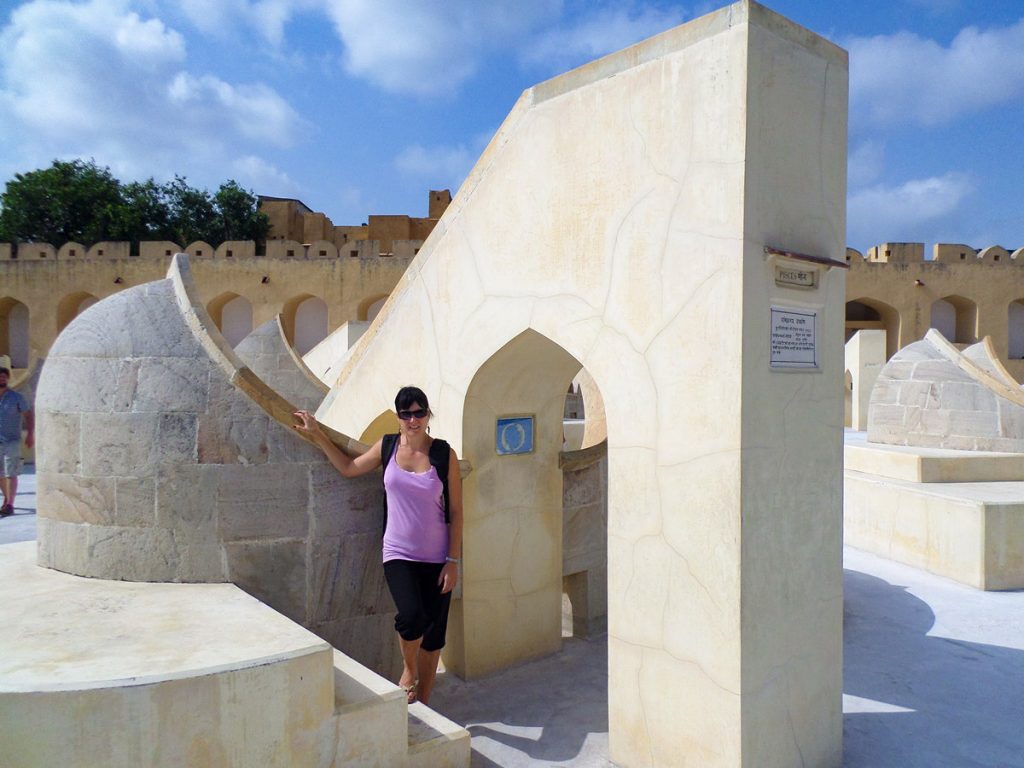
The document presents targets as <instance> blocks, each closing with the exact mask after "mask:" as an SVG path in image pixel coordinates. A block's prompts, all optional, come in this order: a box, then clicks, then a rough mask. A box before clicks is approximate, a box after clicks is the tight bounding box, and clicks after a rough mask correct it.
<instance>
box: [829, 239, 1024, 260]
mask: <svg viewBox="0 0 1024 768" xmlns="http://www.w3.org/2000/svg"><path fill="white" fill-rule="evenodd" d="M846 261H847V262H849V263H850V264H851V265H854V264H913V263H925V264H929V263H936V264H959V263H963V264H997V263H1002V264H1013V265H1018V266H1019V265H1021V264H1024V247H1021V248H1017V249H1016V250H1014V251H1010V250H1007V249H1006V248H1003V247H1002V246H1001V245H990V246H988V247H987V248H980V249H979V248H973V247H971V246H969V245H965V244H963V243H935V244H934V245H933V246H932V256H931V258H930V259H928V258H925V251H924V243H881V244H879V245H876V246H873V247H871V248H868V251H867V253H866V254H864V253H861V252H860V251H858V250H857V249H856V248H847V249H846Z"/></svg>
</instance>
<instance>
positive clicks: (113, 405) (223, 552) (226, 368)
mask: <svg viewBox="0 0 1024 768" xmlns="http://www.w3.org/2000/svg"><path fill="white" fill-rule="evenodd" d="M36 407H37V411H38V413H39V419H40V426H39V445H38V473H39V486H38V488H39V491H38V492H39V531H38V539H39V554H38V559H39V563H40V565H44V566H47V567H51V568H55V569H57V570H61V571H66V572H68V573H74V574H78V575H83V576H93V577H99V578H108V579H124V580H131V581H183V582H217V581H232V582H234V583H236V584H238V585H239V586H241V587H242V588H244V589H246V590H247V591H248V592H250V593H252V594H253V595H255V596H256V597H258V598H260V599H261V600H263V601H265V602H266V603H268V604H269V605H271V606H272V607H273V608H275V609H277V610H278V611H280V612H282V613H284V614H285V615H286V616H288V617H290V618H292V619H294V620H296V621H298V622H300V623H301V624H303V625H304V626H306V627H308V628H310V629H311V630H313V631H314V632H316V633H317V634H319V635H321V636H322V637H324V638H325V639H326V640H328V641H329V642H331V643H332V644H333V645H335V646H337V647H339V648H341V649H343V650H345V651H346V652H347V653H349V654H350V655H352V656H353V657H355V658H356V659H357V660H359V661H360V662H362V663H364V664H367V665H368V666H371V667H373V668H375V669H377V670H378V671H381V672H382V673H383V674H390V673H391V672H393V671H394V666H393V665H394V662H395V653H394V650H393V649H394V642H393V638H392V633H393V628H392V618H391V616H390V611H391V610H392V609H391V605H390V599H389V597H388V595H387V590H386V587H385V585H384V583H383V578H382V573H381V568H380V508H381V490H380V481H379V478H377V477H374V476H369V477H366V478H361V479H358V480H354V481H346V480H344V479H343V478H341V477H340V476H339V475H338V473H337V472H336V471H335V470H334V469H333V468H332V467H331V466H330V465H329V464H328V463H327V462H326V461H325V460H324V459H323V457H322V455H321V453H320V452H319V451H318V450H316V449H315V448H314V447H313V446H311V445H309V444H308V443H306V442H305V441H304V440H302V439H301V438H299V437H298V436H297V435H296V434H295V433H294V432H293V431H292V429H291V428H290V422H291V420H290V413H291V411H292V410H293V406H292V405H291V403H289V402H288V401H286V400H285V399H284V398H282V397H281V396H280V395H278V394H277V393H276V392H274V391H273V390H271V389H270V388H269V387H267V385H266V384H264V383H263V382H262V381H260V379H259V378H257V376H256V375H254V373H253V372H252V371H250V370H249V369H247V368H245V367H244V365H243V364H242V362H241V361H240V360H239V359H238V357H237V356H236V355H235V354H234V352H232V350H231V349H230V348H229V347H228V346H227V344H226V342H225V341H224V340H223V338H222V337H221V336H220V334H219V333H218V332H217V331H216V329H215V328H213V327H212V324H211V323H210V321H209V318H208V316H207V315H206V312H205V310H204V309H203V306H202V303H201V302H200V301H199V300H198V299H197V298H196V294H195V290H194V288H193V286H192V281H191V277H190V272H189V266H188V259H187V257H186V256H184V255H181V254H179V255H178V256H176V257H175V259H174V261H173V262H172V264H171V269H170V271H169V272H168V276H167V279H164V280H160V281H157V282H153V283H149V284H145V285H141V286H138V287H135V288H131V289H128V290H125V291H122V292H120V293H118V294H115V295H113V296H111V297H109V298H107V299H104V300H103V301H101V302H99V303H98V304H96V305H94V306H92V307H90V308H89V309H87V310H86V311H85V312H83V313H82V314H81V315H79V316H78V317H77V318H76V319H75V320H74V321H73V322H72V323H71V324H70V325H69V326H68V328H67V329H66V330H65V332H64V333H62V334H61V336H60V337H59V338H58V340H57V342H56V343H55V344H54V346H53V348H52V353H51V357H50V359H48V360H47V364H46V366H45V368H44V370H43V373H42V376H41V380H40V384H39V389H38V392H37V396H36ZM332 437H333V438H334V439H335V440H336V442H338V443H339V444H340V445H342V447H343V448H345V449H346V450H349V451H358V450H360V449H361V446H360V445H359V444H358V443H355V442H354V441H351V440H349V439H348V438H345V437H344V436H342V435H339V434H337V433H333V434H332Z"/></svg>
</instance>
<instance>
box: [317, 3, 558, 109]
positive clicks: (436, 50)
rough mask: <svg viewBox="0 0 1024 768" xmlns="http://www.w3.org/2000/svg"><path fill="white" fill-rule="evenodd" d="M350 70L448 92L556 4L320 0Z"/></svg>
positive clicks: (406, 88) (430, 92)
mask: <svg viewBox="0 0 1024 768" xmlns="http://www.w3.org/2000/svg"><path fill="white" fill-rule="evenodd" d="M325 2H326V5H327V12H328V15H329V16H330V17H331V19H332V21H333V22H334V25H335V29H336V31H337V33H338V36H339V37H340V38H341V40H342V42H343V43H344V45H345V66H346V68H347V70H348V71H349V73H350V74H353V75H356V76H358V77H362V78H365V79H367V80H369V81H370V82H372V83H374V84H376V85H378V86H380V87H382V88H384V89H385V90H388V91H392V92H396V93H411V94H415V95H419V96H437V95H450V94H452V93H454V92H455V91H456V90H457V89H458V88H459V86H461V85H462V84H463V83H464V82H465V81H466V80H467V79H468V78H469V77H471V76H472V75H473V74H474V73H475V72H476V71H477V68H478V66H479V64H480V61H481V59H482V58H483V57H484V56H485V55H487V54H489V53H491V52H492V51H495V50H504V49H507V48H509V47H510V46H512V45H514V44H515V42H516V41H518V40H521V39H522V38H523V36H524V35H525V34H526V33H527V32H528V31H529V30H531V29H533V28H536V27H537V26H538V25H539V24H541V23H544V22H547V21H550V20H552V19H553V18H555V17H556V15H557V13H558V12H559V11H560V6H561V3H560V2H558V0H515V1H514V2H513V0H487V2H479V0H325Z"/></svg>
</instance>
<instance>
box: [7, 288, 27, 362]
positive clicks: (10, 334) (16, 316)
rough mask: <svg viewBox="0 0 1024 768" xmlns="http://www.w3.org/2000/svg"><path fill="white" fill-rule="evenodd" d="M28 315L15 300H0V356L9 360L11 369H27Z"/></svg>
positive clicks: (9, 298) (23, 307)
mask: <svg viewBox="0 0 1024 768" xmlns="http://www.w3.org/2000/svg"><path fill="white" fill-rule="evenodd" d="M28 324H29V313H28V307H26V306H25V305H24V304H22V303H21V302H20V301H18V300H17V299H12V298H11V297H9V296H6V297H4V298H2V299H0V355H7V356H8V357H10V358H11V368H28V359H29V341H28Z"/></svg>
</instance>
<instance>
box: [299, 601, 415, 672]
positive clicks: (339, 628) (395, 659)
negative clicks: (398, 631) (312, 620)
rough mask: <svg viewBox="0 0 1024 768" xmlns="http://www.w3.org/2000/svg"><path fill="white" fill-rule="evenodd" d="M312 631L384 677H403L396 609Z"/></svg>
mask: <svg viewBox="0 0 1024 768" xmlns="http://www.w3.org/2000/svg"><path fill="white" fill-rule="evenodd" d="M310 629H311V630H312V631H313V632H314V633H316V634H317V635H318V636H320V637H322V638H323V639H324V640H326V641H327V642H328V643H330V644H331V645H333V646H334V647H335V648H337V649H339V650H340V651H342V652H343V653H345V654H346V655H348V656H351V657H352V658H353V659H355V660H356V661H358V662H359V663H360V664H362V665H363V666H364V667H368V668H369V669H372V670H373V671H374V672H376V673H377V674H378V675H381V676H382V677H386V678H388V679H389V680H397V679H398V676H399V675H400V674H401V671H402V657H401V654H400V653H399V650H398V641H397V640H396V639H395V637H396V635H395V615H394V607H393V606H392V610H391V611H390V612H389V613H384V614H374V615H371V616H357V617H353V618H349V619H337V620H335V621H328V622H323V623H319V624H313V625H312V626H311V627H310Z"/></svg>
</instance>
